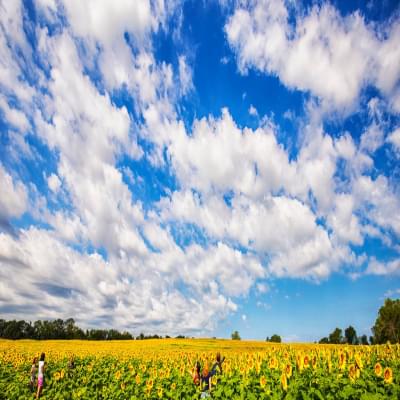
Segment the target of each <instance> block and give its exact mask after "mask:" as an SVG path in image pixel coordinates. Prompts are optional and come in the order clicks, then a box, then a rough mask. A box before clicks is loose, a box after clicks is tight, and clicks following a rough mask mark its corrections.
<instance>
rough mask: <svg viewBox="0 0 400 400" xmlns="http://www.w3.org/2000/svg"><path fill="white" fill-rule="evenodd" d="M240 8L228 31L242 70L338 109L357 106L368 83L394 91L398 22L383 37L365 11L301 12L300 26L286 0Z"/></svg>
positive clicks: (399, 70)
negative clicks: (253, 71)
mask: <svg viewBox="0 0 400 400" xmlns="http://www.w3.org/2000/svg"><path fill="white" fill-rule="evenodd" d="M239 4H240V5H238V6H237V8H236V9H235V11H234V13H233V15H232V16H231V17H230V18H229V20H228V22H227V24H226V26H225V30H226V33H227V37H228V41H229V43H230V45H231V47H232V48H233V50H234V51H235V52H236V55H237V60H238V65H239V68H240V69H241V71H246V69H248V68H251V67H254V68H257V69H259V70H261V71H263V72H266V73H270V74H275V75H277V76H278V77H279V78H280V80H281V81H282V82H283V83H284V84H285V85H286V86H288V87H291V88H297V89H300V90H305V91H311V92H312V93H313V94H314V95H315V96H317V97H319V98H321V99H324V100H326V101H327V102H328V103H329V104H332V105H334V106H335V107H338V108H348V107H352V105H353V103H354V101H356V100H357V98H358V96H359V94H360V91H361V89H362V88H363V87H364V86H365V85H366V84H368V83H370V84H374V85H375V86H376V87H378V88H379V89H380V90H381V91H382V92H383V93H391V92H392V91H393V89H394V87H395V85H396V82H397V81H398V79H399V77H400V67H399V65H400V51H399V49H398V47H396V48H395V46H396V45H395V43H396V41H397V40H396V38H397V37H398V31H399V29H400V25H399V23H398V21H393V23H392V24H391V25H390V26H389V28H388V29H387V31H385V34H383V35H379V36H378V35H377V34H376V33H375V31H374V30H373V28H372V27H371V26H369V25H367V24H366V22H365V21H364V19H363V17H362V16H361V14H360V13H358V12H355V13H353V14H350V15H348V16H346V17H342V16H341V15H340V14H339V12H338V11H337V10H336V9H335V8H334V7H333V6H331V5H329V4H323V5H322V6H314V7H312V8H311V10H310V11H309V12H307V13H305V14H301V13H299V12H298V13H296V15H295V18H296V23H295V26H293V25H291V24H290V23H289V12H288V9H287V8H286V5H285V3H284V1H282V0H269V1H268V0H265V1H256V2H242V3H239ZM381 37H383V38H381Z"/></svg>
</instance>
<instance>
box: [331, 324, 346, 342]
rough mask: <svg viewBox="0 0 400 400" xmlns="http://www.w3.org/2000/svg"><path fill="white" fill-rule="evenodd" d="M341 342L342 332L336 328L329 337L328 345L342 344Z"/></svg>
mask: <svg viewBox="0 0 400 400" xmlns="http://www.w3.org/2000/svg"><path fill="white" fill-rule="evenodd" d="M342 341H343V336H342V330H341V329H340V328H336V329H335V330H334V331H333V332H332V333H331V334H330V335H329V343H333V344H339V343H342Z"/></svg>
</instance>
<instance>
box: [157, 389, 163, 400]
mask: <svg viewBox="0 0 400 400" xmlns="http://www.w3.org/2000/svg"><path fill="white" fill-rule="evenodd" d="M157 396H158V397H159V398H160V399H161V398H162V396H163V388H162V387H159V388H158V389H157Z"/></svg>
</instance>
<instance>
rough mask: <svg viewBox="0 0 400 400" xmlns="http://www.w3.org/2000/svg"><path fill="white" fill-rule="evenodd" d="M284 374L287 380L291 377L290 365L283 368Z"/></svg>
mask: <svg viewBox="0 0 400 400" xmlns="http://www.w3.org/2000/svg"><path fill="white" fill-rule="evenodd" d="M285 374H286V376H287V377H288V378H290V377H291V376H292V366H291V365H290V364H287V365H286V367H285Z"/></svg>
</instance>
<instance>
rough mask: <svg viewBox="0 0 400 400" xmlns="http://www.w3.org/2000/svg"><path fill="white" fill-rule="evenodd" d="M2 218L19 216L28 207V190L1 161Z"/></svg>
mask: <svg viewBox="0 0 400 400" xmlns="http://www.w3.org/2000/svg"><path fill="white" fill-rule="evenodd" d="M0 187H1V196H0V218H1V219H4V218H5V219H9V218H11V217H19V216H20V215H22V214H23V213H24V212H25V211H27V209H28V191H27V189H26V187H25V185H24V184H23V183H22V182H21V181H19V180H16V179H13V178H12V177H11V175H10V174H9V173H8V172H7V171H6V170H5V168H4V167H3V165H2V164H1V163H0Z"/></svg>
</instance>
